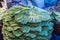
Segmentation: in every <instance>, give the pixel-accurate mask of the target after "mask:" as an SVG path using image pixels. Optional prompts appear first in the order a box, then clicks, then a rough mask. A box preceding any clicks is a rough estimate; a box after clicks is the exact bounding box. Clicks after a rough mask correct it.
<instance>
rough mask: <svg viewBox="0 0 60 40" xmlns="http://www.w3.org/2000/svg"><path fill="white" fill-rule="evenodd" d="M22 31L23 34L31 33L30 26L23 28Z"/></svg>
mask: <svg viewBox="0 0 60 40" xmlns="http://www.w3.org/2000/svg"><path fill="white" fill-rule="evenodd" d="M21 30H22V32H23V33H28V32H30V27H28V26H23V27H22V28H21Z"/></svg>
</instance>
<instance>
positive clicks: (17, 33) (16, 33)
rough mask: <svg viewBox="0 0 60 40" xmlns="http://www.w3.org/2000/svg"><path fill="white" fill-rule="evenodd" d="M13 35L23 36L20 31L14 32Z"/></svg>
mask: <svg viewBox="0 0 60 40" xmlns="http://www.w3.org/2000/svg"><path fill="white" fill-rule="evenodd" d="M13 34H14V35H15V36H16V37H19V36H21V35H22V32H20V31H19V30H18V31H14V32H13Z"/></svg>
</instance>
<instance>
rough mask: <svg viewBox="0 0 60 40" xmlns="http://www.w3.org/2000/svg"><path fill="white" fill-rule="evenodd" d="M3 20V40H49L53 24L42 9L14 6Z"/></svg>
mask: <svg viewBox="0 0 60 40" xmlns="http://www.w3.org/2000/svg"><path fill="white" fill-rule="evenodd" d="M3 18H4V20H3V29H2V32H3V36H4V40H50V37H51V32H52V30H53V24H52V23H51V22H50V21H51V17H50V14H49V12H47V11H45V10H43V9H40V8H37V7H34V8H30V7H25V6H15V7H12V8H10V9H9V10H8V11H7V12H6V13H5V15H4V17H3Z"/></svg>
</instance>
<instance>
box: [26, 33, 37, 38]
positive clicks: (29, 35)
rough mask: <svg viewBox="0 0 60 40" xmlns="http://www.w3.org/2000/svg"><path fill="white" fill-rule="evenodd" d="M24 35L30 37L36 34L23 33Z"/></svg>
mask: <svg viewBox="0 0 60 40" xmlns="http://www.w3.org/2000/svg"><path fill="white" fill-rule="evenodd" d="M25 36H28V37H31V38H35V37H36V35H35V34H32V33H28V34H25Z"/></svg>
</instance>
